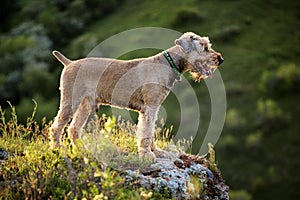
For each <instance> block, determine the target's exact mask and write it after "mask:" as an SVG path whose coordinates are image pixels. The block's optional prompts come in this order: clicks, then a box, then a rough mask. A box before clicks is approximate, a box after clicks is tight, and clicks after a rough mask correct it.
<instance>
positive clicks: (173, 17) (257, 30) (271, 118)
mask: <svg viewBox="0 0 300 200" xmlns="http://www.w3.org/2000/svg"><path fill="white" fill-rule="evenodd" d="M4 2H5V3H3V7H2V8H1V9H0V11H1V12H0V14H1V17H2V18H1V30H0V31H1V36H0V53H1V54H0V59H1V63H0V70H1V74H0V95H1V102H0V103H1V107H2V108H6V107H8V104H7V103H6V101H7V100H9V101H11V102H12V104H13V105H17V107H16V109H17V112H18V115H19V116H22V117H21V119H20V117H19V119H20V121H22V120H23V123H25V121H26V120H25V119H26V116H30V113H31V110H32V107H33V104H32V101H31V99H33V98H34V99H35V100H36V101H37V102H38V110H37V117H36V120H37V121H39V122H40V121H41V119H42V117H43V116H46V117H47V118H46V120H47V121H50V120H51V119H52V118H53V116H54V115H55V114H56V110H57V107H58V97H59V94H58V89H57V88H58V80H59V78H58V77H59V74H60V72H61V66H60V64H58V63H57V62H56V61H55V59H54V58H53V57H52V56H51V50H53V49H57V50H60V51H62V52H64V53H65V54H66V55H68V56H69V57H70V58H72V59H77V58H80V57H85V56H86V55H87V54H88V53H89V52H90V51H91V50H92V49H93V48H94V47H95V46H96V45H98V44H99V43H100V42H102V41H103V40H105V39H107V38H109V37H111V36H113V35H115V34H117V33H120V32H122V31H126V30H129V29H133V28H139V27H163V28H169V29H172V30H176V31H180V32H186V31H193V32H195V33H197V34H199V35H206V36H209V37H210V40H211V42H212V44H213V48H214V49H216V50H217V51H220V52H222V54H223V57H224V58H225V61H224V63H223V64H222V66H221V67H220V69H219V71H220V73H221V75H222V79H223V81H224V86H225V88H226V96H227V115H226V120H225V126H224V129H223V131H222V134H221V137H220V139H219V141H218V143H217V144H216V145H215V148H216V153H217V163H218V166H219V167H220V169H221V171H222V174H223V177H224V179H225V180H226V183H227V184H228V185H229V186H230V188H231V193H232V196H233V197H232V199H235V198H236V199H238V198H244V199H298V198H299V192H298V191H297V190H298V189H297V188H298V186H299V185H300V178H299V177H300V174H299V172H298V169H299V167H300V159H299V156H298V153H299V152H300V147H299V143H300V135H299V131H300V126H299V123H298V121H299V113H300V105H299V103H298V102H299V100H300V96H299V83H300V70H299V65H300V62H299V58H298V57H299V54H300V48H299V43H300V38H299V34H297V32H298V30H299V27H300V20H299V19H300V3H299V2H298V1H292V0H290V1H282V0H273V1H260V0H250V1H249V0H248V1H247V0H240V1H237V0H225V1H221V0H210V1H209V0H203V1H196V0H192V1H179V0H175V1H163V2H162V1H158V0H154V1H137V0H126V1H117V0H115V1H110V2H111V3H103V2H104V1H85V0H78V1H62V3H55V1H53V2H52V1H49V2H47V3H40V4H39V5H37V3H36V2H34V1H30V0H26V1H18V3H17V4H13V3H10V1H4ZM87 2H89V3H87ZM95 2H98V3H95ZM93 3H94V4H93ZM83 5H84V6H83ZM104 5H105V6H104ZM46 8H47V9H46ZM97 8H101V9H100V10H99V9H97ZM158 51H160V50H157V49H146V50H136V51H133V52H128V53H127V54H125V55H122V59H130V58H133V57H141V56H149V55H153V53H155V52H158ZM16 58H17V59H16ZM186 77H188V76H186ZM190 84H191V85H192V86H193V88H194V91H195V93H196V94H197V97H198V106H199V108H200V111H201V119H200V121H201V125H200V127H199V130H198V135H197V137H196V139H195V140H194V143H193V144H194V146H193V148H192V151H193V152H194V153H197V152H198V151H199V150H198V149H199V145H201V143H202V141H203V138H204V135H203V133H206V130H207V129H208V123H209V120H210V117H211V110H210V106H211V104H210V103H211V99H210V95H209V92H208V91H207V87H206V84H205V82H201V83H200V84H197V83H194V82H192V81H190ZM163 107H164V109H165V112H166V113H168V115H167V116H168V118H167V119H166V127H170V126H171V125H173V132H174V133H176V131H177V130H178V126H179V125H178V124H180V121H181V119H180V116H179V113H180V112H182V111H180V109H184V108H180V109H178V110H175V109H174V108H177V107H180V105H179V103H178V100H177V98H176V95H173V94H171V95H170V97H169V98H168V99H167V101H166V102H165V103H164V106H163ZM103 111H105V112H108V113H110V112H111V111H109V109H108V108H104V109H102V110H101V111H100V112H99V115H101V112H103ZM190 112H193V111H190ZM132 116H133V117H136V116H134V114H132ZM1 148H3V147H1ZM274 188H276V189H274Z"/></svg>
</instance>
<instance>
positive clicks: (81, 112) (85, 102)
mask: <svg viewBox="0 0 300 200" xmlns="http://www.w3.org/2000/svg"><path fill="white" fill-rule="evenodd" d="M91 102H92V101H91V98H88V97H85V98H83V99H82V101H81V103H80V104H79V106H78V108H77V110H76V112H75V114H74V116H73V119H72V122H71V124H70V127H69V130H68V134H69V138H70V139H71V142H72V144H76V140H77V139H78V138H80V132H81V128H82V127H83V126H84V125H85V123H86V121H87V119H88V117H89V115H90V113H91V112H92V111H93V105H92V103H91Z"/></svg>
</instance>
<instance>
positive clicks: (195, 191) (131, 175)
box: [124, 154, 229, 200]
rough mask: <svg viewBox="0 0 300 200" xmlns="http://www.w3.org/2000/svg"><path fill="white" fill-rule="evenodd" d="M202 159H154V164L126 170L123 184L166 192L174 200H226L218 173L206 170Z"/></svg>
mask: <svg viewBox="0 0 300 200" xmlns="http://www.w3.org/2000/svg"><path fill="white" fill-rule="evenodd" d="M211 165H212V163H209V161H208V160H206V158H205V157H204V156H195V155H188V154H181V155H179V156H178V157H177V159H175V160H174V159H157V161H156V163H153V164H151V165H150V166H149V167H146V168H143V169H138V170H137V169H127V170H126V173H125V174H124V178H125V181H126V183H127V184H135V185H137V186H140V187H143V188H146V189H153V190H154V191H158V192H162V193H163V192H165V191H167V192H168V193H169V196H170V197H171V198H176V199H180V200H181V199H205V200H210V199H214V200H216V199H220V200H221V199H224V200H225V199H229V194H228V191H229V187H228V186H227V185H226V184H225V182H224V180H223V179H222V177H221V174H220V171H219V170H216V169H217V167H216V165H215V164H213V165H214V167H213V169H214V170H213V171H212V170H210V169H209V166H211Z"/></svg>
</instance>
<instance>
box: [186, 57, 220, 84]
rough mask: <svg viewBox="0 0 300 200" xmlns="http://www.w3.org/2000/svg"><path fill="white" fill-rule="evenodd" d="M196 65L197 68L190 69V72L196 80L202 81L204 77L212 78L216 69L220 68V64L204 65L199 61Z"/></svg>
mask: <svg viewBox="0 0 300 200" xmlns="http://www.w3.org/2000/svg"><path fill="white" fill-rule="evenodd" d="M194 67H195V68H196V69H194V70H192V71H190V74H191V75H192V78H193V79H194V80H195V81H196V82H200V81H201V80H202V79H206V78H208V77H210V78H211V77H212V75H213V73H214V72H215V70H216V69H217V68H218V66H209V65H202V64H201V63H200V62H199V61H196V62H195V65H194Z"/></svg>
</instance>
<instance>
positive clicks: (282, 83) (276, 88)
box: [258, 63, 300, 96]
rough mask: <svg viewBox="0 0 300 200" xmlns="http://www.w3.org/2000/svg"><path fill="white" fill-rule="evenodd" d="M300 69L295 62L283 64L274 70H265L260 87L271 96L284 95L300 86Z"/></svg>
mask: <svg viewBox="0 0 300 200" xmlns="http://www.w3.org/2000/svg"><path fill="white" fill-rule="evenodd" d="M299 84H300V69H299V67H297V66H296V64H294V63H288V64H283V65H281V66H280V67H279V68H278V69H276V70H274V71H269V70H268V71H264V72H263V73H262V75H261V78H260V81H259V84H258V89H259V90H260V91H261V92H262V93H264V94H267V95H270V96H284V95H285V94H287V93H293V92H294V91H295V90H297V89H298V88H299Z"/></svg>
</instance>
